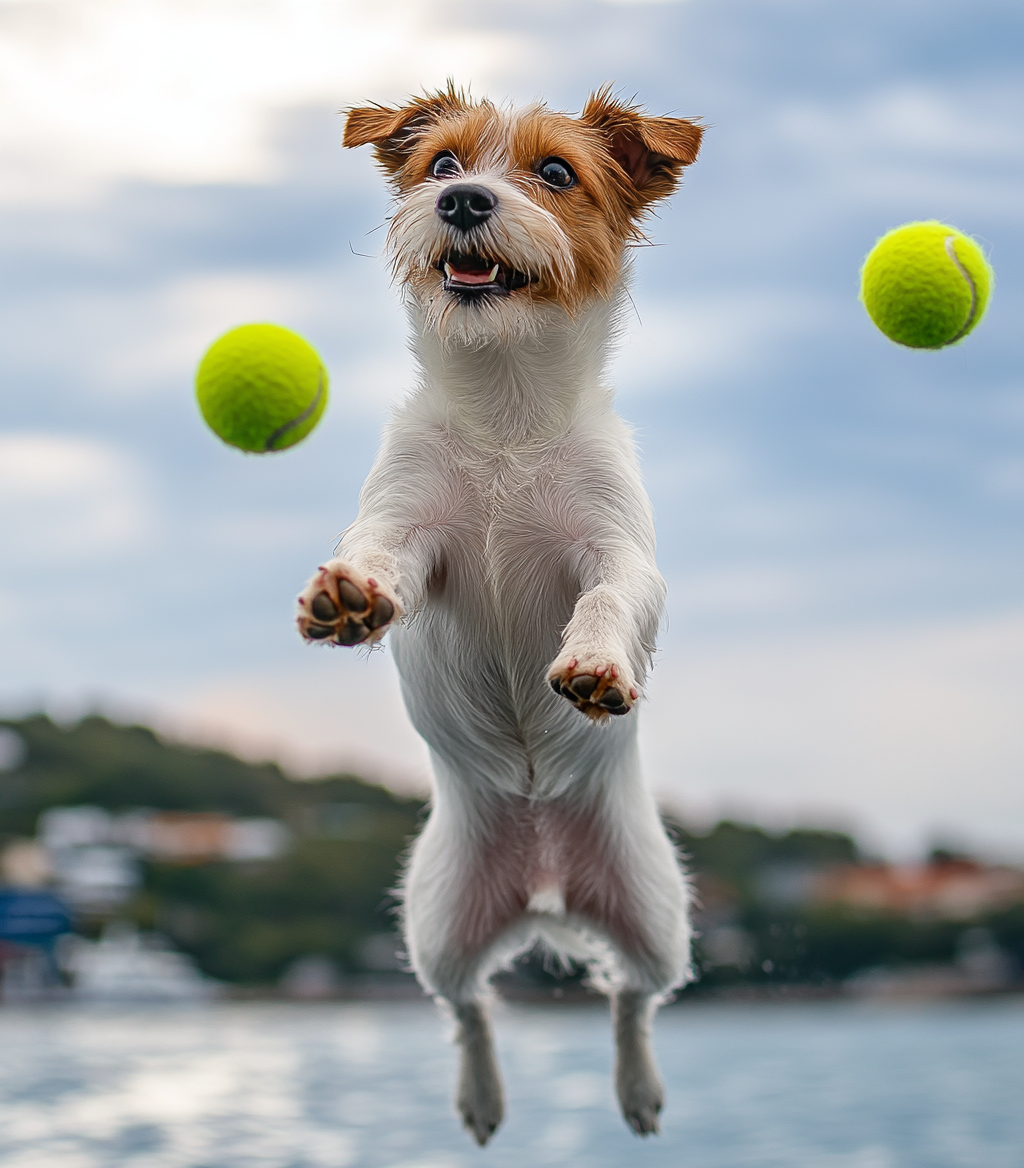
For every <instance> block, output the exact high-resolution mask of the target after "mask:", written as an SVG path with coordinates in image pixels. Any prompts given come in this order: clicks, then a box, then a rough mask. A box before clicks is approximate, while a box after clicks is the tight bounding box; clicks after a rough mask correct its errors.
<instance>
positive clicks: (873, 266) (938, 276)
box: [860, 219, 995, 349]
mask: <svg viewBox="0 0 1024 1168" xmlns="http://www.w3.org/2000/svg"><path fill="white" fill-rule="evenodd" d="M994 279H995V275H994V273H993V271H992V269H991V268H990V267H989V265H988V261H987V260H986V259H985V256H984V254H983V253H982V250H981V248H980V247H978V245H977V244H976V243H975V242H974V240H973V239H971V238H970V237H969V236H966V235H964V234H963V232H962V231H957V229H956V228H955V227H950V226H949V224H948V223H940V222H938V220H936V219H928V220H926V221H925V222H922V223H905V224H904V225H903V226H902V227H896V228H894V229H893V230H892V231H890V232H888V233H887V234H885V235H883V236H882V238H881V239H880V240H879V241H878V242H877V243H876V244H875V246H874V247H873V248H872V249H871V251H870V252H869V253H868V257H867V259H866V260H865V261H864V267H863V268H861V273H860V298H861V300H862V301H863V304H864V307H865V308H866V309H867V310H868V316H870V317H871V319H872V320H873V321H874V322H875V324H876V325H877V326H878V328H880V329H881V331H882V332H883V333H885V335H886V336H887V337H888V338H889V339H890V340H891V341H896V343H897V344H900V345H907V346H909V347H910V348H911V349H941V348H943V347H944V346H946V345H954V344H956V342H957V341H961V340H963V338H964V337H966V336H967V334H968V333H969V332H970V331H971V329H973V328H974V326H975V325H976V324H977V323H978V321H979V320H981V318H982V316H983V315H984V313H985V306H986V305H987V304H988V297H989V291H990V290H991V287H992V282H993V280H994Z"/></svg>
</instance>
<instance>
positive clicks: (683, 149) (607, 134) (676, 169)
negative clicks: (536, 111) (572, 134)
mask: <svg viewBox="0 0 1024 1168" xmlns="http://www.w3.org/2000/svg"><path fill="white" fill-rule="evenodd" d="M580 117H581V119H582V120H583V121H584V122H586V123H587V124H588V125H590V126H593V127H594V129H596V130H598V131H600V133H601V134H602V135H603V136H604V138H605V142H606V144H607V146H608V150H609V152H610V153H611V156H612V158H614V159H615V161H616V162H617V163H618V164H619V166H621V167H622V169H623V170H624V171H625V172H626V174H627V176H628V177H629V180H630V182H631V184H632V186H633V188H634V189H635V191H636V194H637V197H638V201H639V203H640V205H641V206H646V205H647V204H648V203H653V202H656V201H657V200H658V199H663V198H665V196H666V195H670V194H671V193H672V192H673V191H674V190H675V189H676V187H677V186H678V185H679V178H680V175H681V173H682V169H683V167H684V166H689V165H690V163H691V162H695V161H696V159H697V152H698V151H699V150H700V140H701V137H702V136H703V134H704V129H703V127H702V126H701V125H699V124H698V123H697V122H693V121H689V120H688V119H686V118H650V117H647V115H646V114H645V113H644V112H643V110H642V109H641V108H640V107H639V106H635V105H627V104H625V103H624V102H620V101H617V100H616V99H615V98H614V97H613V96H612V92H611V86H610V85H606V86H604V87H603V88H602V89H599V90H598V91H597V92H596V93H592V94H591V95H590V97H589V98H588V100H587V104H586V105H585V106H584V107H583V113H582V114H581V115H580Z"/></svg>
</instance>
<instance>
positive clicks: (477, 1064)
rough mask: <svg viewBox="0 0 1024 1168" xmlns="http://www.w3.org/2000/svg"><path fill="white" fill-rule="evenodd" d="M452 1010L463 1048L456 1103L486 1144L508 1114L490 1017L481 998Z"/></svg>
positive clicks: (480, 1141) (455, 1005)
mask: <svg viewBox="0 0 1024 1168" xmlns="http://www.w3.org/2000/svg"><path fill="white" fill-rule="evenodd" d="M452 1010H453V1013H454V1014H455V1020H456V1022H457V1023H458V1031H457V1032H456V1038H457V1040H458V1043H459V1048H460V1052H461V1053H460V1060H459V1089H458V1094H457V1095H456V1097H455V1105H456V1107H458V1109H459V1114H460V1115H461V1116H462V1122H463V1124H465V1126H466V1128H467V1130H468V1131H469V1132H470V1133H471V1134H472V1136H473V1138H474V1139H475V1140H476V1142H477V1143H478V1144H480V1145H481V1146H483V1145H484V1144H486V1143H487V1141H488V1140H489V1139H490V1138H491V1136H492V1135H494V1133H495V1131H497V1129H498V1125H499V1124H500V1123H501V1121H502V1119H503V1118H504V1115H505V1092H504V1089H503V1087H502V1083H501V1072H500V1071H499V1070H498V1060H497V1059H496V1058H495V1057H494V1036H493V1034H492V1033H491V1020H490V1018H489V1017H488V1016H487V1007H486V1005H485V1004H484V1002H483V1001H482V1000H481V999H479V998H477V999H475V1000H474V1001H471V1002H462V1003H453V1004H452Z"/></svg>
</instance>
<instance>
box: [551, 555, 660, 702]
mask: <svg viewBox="0 0 1024 1168" xmlns="http://www.w3.org/2000/svg"><path fill="white" fill-rule="evenodd" d="M581 583H582V584H583V591H582V593H581V595H580V596H579V598H578V599H577V601H576V607H575V609H574V610H573V614H572V619H571V620H570V621H569V623H568V624H567V625H566V626H565V631H564V632H563V634H562V648H561V651H560V652H559V654H558V656H557V657H556V658H555V660H554V661H553V662H552V664H551V667H550V668H549V670H548V681H549V682H550V684H551V688H552V689H553V690H554V691H555V693H557V694H561V695H562V697H564V698H566V699H568V700H569V701H570V702H571V703H572V704H573V705H574V706H575V707H576V708H577V709H578V710H579V711H580V712H581V713H583V714H586V716H587V717H588V718H592V719H594V720H595V721H603V720H604V719H605V718H607V717H608V716H609V715H616V714H628V713H629V711H630V710H631V709H632V707H633V705H634V703H635V702H636V701H637V699H638V698H639V696H640V686H641V685H642V684H643V681H644V678H645V677H646V674H647V670H648V669H649V668H650V662H651V655H652V653H653V651H654V638H655V635H656V633H657V629H658V622H659V620H660V618H661V611H662V606H663V604H664V598H665V583H664V581H663V580H662V578H661V576H660V574H659V573H658V570H657V568H656V567H655V565H654V560H653V553H652V554H651V555H646V554H644V553H643V550H642V549H637V550H631V551H627V552H625V553H623V552H621V551H620V553H619V554H618V555H616V554H615V553H614V552H604V553H601V552H595V553H593V554H592V555H591V557H590V564H589V570H588V571H586V573H585V574H584V576H583V579H582V580H581Z"/></svg>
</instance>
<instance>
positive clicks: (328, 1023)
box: [0, 999, 1024, 1168]
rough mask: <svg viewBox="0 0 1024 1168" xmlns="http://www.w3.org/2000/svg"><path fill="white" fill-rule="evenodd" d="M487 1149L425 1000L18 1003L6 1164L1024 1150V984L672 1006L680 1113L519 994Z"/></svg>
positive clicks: (300, 1167) (712, 1162) (975, 1159)
mask: <svg viewBox="0 0 1024 1168" xmlns="http://www.w3.org/2000/svg"><path fill="white" fill-rule="evenodd" d="M497 1029H498V1042H499V1048H500V1055H501V1060H502V1064H503V1066H504V1069H505V1074H506V1080H507V1086H508V1095H509V1107H508V1118H507V1120H506V1123H505V1126H504V1127H503V1128H502V1129H501V1131H500V1132H499V1133H498V1136H497V1137H496V1139H495V1140H494V1142H493V1143H492V1145H491V1146H490V1147H489V1148H487V1149H485V1150H483V1151H480V1150H477V1149H476V1148H475V1147H474V1146H473V1145H471V1144H470V1142H469V1140H468V1138H467V1137H466V1135H465V1134H464V1133H463V1132H462V1130H461V1129H460V1127H459V1126H458V1123H457V1121H456V1119H455V1116H454V1113H453V1111H452V1107H451V1102H450V1098H451V1095H452V1091H453V1083H454V1071H455V1057H454V1054H455V1052H454V1050H453V1049H452V1047H451V1045H450V1044H449V1042H448V1041H447V1039H448V1037H449V1031H450V1028H449V1026H448V1024H447V1023H445V1022H444V1021H443V1020H442V1019H440V1018H439V1017H438V1016H437V1015H436V1013H435V1012H434V1010H433V1008H432V1007H430V1006H428V1005H421V1004H418V1003H408V1004H405V1003H403V1004H323V1005H278V1004H264V1003H257V1004H215V1005H205V1006H188V1007H179V1008H152V1007H150V1008H142V1007H133V1008H127V1007H117V1008H115V1007H107V1008H99V1007H94V1008H89V1009H86V1008H82V1007H69V1006H60V1007H46V1008H43V1007H36V1008H29V1007H11V1006H7V1007H3V1008H2V1009H0V1102H2V1116H3V1119H2V1122H0V1164H2V1165H3V1166H4V1168H15V1166H16V1168H57V1166H58V1165H59V1166H60V1168H114V1166H121V1165H132V1166H137V1168H248V1166H253V1168H257V1166H260V1168H262V1166H266V1168H347V1166H357V1168H362V1166H366V1168H476V1166H478V1165H479V1166H482V1165H490V1166H493V1168H512V1166H515V1168H528V1166H532V1165H548V1164H551V1165H562V1164H564V1165H573V1166H576V1168H590V1166H595V1168H596V1166H605V1165H608V1166H611V1165H614V1166H616V1168H621V1166H625V1165H629V1166H631V1168H632V1166H633V1165H638V1166H643V1165H650V1166H652V1168H653V1166H659V1168H660V1166H662V1165H664V1166H668V1165H671V1166H672V1168H683V1166H686V1168H740V1166H743V1168H747V1166H749V1168H805V1166H806V1168H1021V1165H1024V1003H1022V1002H1021V1001H1020V1000H1019V999H1017V1000H1004V1001H991V1002H976V1003H969V1004H958V1005H927V1006H925V1005H921V1006H914V1005H899V1006H884V1007H883V1006H869V1005H855V1004H845V1003H827V1004H813V1005H807V1004H805V1005H763V1006H742V1007H740V1006H723V1005H712V1006H676V1007H670V1008H668V1009H666V1010H665V1011H663V1012H662V1014H661V1015H660V1017H659V1019H658V1025H657V1045H658V1052H659V1057H660V1059H661V1065H662V1069H663V1071H664V1075H665V1079H666V1084H667V1088H668V1105H667V1107H666V1111H665V1113H664V1125H663V1126H664V1134H663V1135H662V1136H661V1137H659V1138H652V1139H649V1140H645V1141H640V1140H638V1139H637V1138H636V1137H634V1136H632V1135H631V1134H630V1132H629V1131H628V1130H627V1129H626V1128H625V1127H624V1126H623V1124H622V1122H621V1120H620V1119H619V1118H618V1115H617V1113H616V1111H615V1107H614V1102H613V1098H612V1090H611V1080H610V1073H609V1071H610V1064H611V1043H610V1034H609V1027H608V1023H607V1019H606V1016H605V1013H604V1011H603V1010H599V1009H597V1008H596V1007H589V1006H568V1005H561V1006H544V1007H525V1006H509V1007H503V1008H502V1009H501V1010H500V1013H499V1014H498V1017H497Z"/></svg>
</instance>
